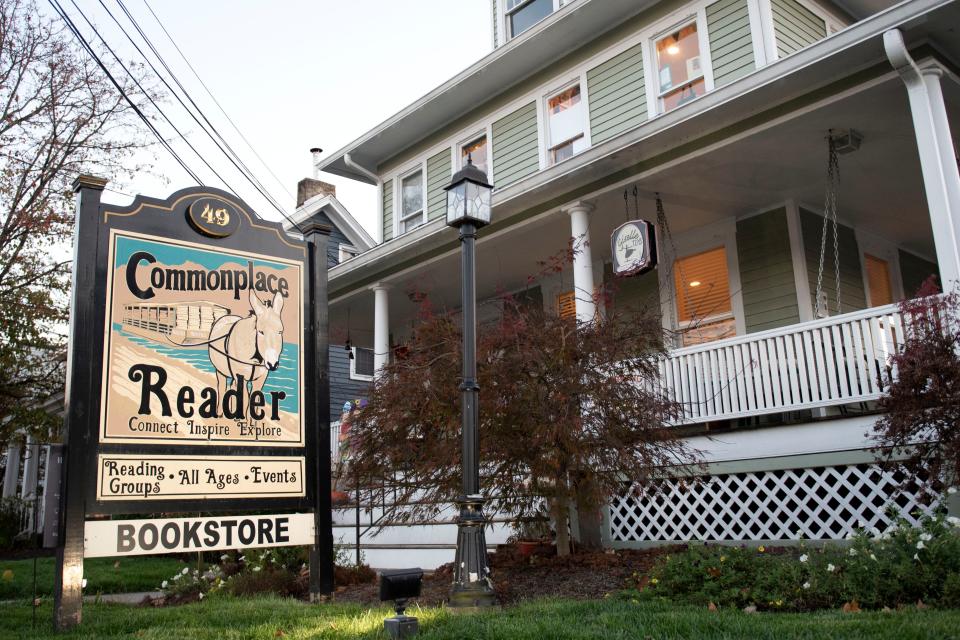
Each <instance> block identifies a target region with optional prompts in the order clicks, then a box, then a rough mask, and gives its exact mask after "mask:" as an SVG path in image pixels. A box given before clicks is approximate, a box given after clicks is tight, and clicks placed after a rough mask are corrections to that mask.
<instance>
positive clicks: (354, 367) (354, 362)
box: [350, 347, 376, 382]
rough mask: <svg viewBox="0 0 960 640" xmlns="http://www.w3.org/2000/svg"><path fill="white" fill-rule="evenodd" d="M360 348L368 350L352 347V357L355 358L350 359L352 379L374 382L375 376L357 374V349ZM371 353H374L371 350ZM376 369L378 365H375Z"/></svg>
mask: <svg viewBox="0 0 960 640" xmlns="http://www.w3.org/2000/svg"><path fill="white" fill-rule="evenodd" d="M359 348H366V347H350V355H352V356H353V357H352V358H350V379H351V380H360V381H362V382H372V381H373V374H371V375H366V374H363V373H357V349H359ZM369 351H373V349H369ZM374 355H376V354H374ZM374 369H376V363H374Z"/></svg>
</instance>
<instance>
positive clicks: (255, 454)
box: [54, 177, 333, 628]
mask: <svg viewBox="0 0 960 640" xmlns="http://www.w3.org/2000/svg"><path fill="white" fill-rule="evenodd" d="M104 184H105V182H104V181H103V180H100V179H97V178H91V177H81V178H78V180H77V182H76V184H75V187H76V190H77V193H78V206H77V228H76V231H75V244H74V267H73V300H72V307H71V319H70V331H71V336H70V351H69V355H68V361H67V380H68V392H67V412H66V416H67V418H66V442H65V457H66V460H65V475H64V477H63V480H62V486H61V487H60V496H61V509H60V510H61V513H62V514H63V522H64V525H63V530H62V531H61V532H60V534H61V535H60V536H58V537H59V540H61V545H62V546H61V548H60V552H59V553H58V557H59V558H60V560H59V566H58V574H57V578H58V582H57V588H56V603H55V604H56V606H55V614H54V615H55V622H56V624H57V626H58V628H65V627H70V626H73V625H75V624H77V623H78V622H79V621H80V599H81V593H80V586H79V585H80V581H79V579H78V576H79V577H81V578H82V562H83V557H84V556H86V557H95V556H116V555H136V554H144V553H173V552H181V551H207V550H215V549H235V548H252V547H268V546H280V545H311V546H312V547H313V552H312V554H311V593H316V594H319V593H321V592H325V593H326V592H329V591H330V590H331V589H332V559H333V540H332V530H331V527H330V511H329V509H330V489H329V483H330V470H329V461H330V453H329V441H330V439H329V429H330V425H329V414H328V405H329V387H328V383H327V380H326V377H327V373H326V372H327V357H328V356H327V324H326V322H327V321H326V318H327V315H326V304H327V289H326V288H327V279H326V268H327V262H326V255H327V236H328V235H329V232H330V230H329V228H327V227H323V226H322V225H320V224H317V223H309V222H308V223H307V224H306V225H305V226H304V227H303V228H302V229H300V230H301V231H303V233H302V235H292V234H289V233H287V232H286V231H285V230H284V229H283V227H282V226H281V225H280V224H279V223H276V222H269V221H266V220H263V219H261V218H260V217H259V216H257V215H256V214H255V213H254V212H253V211H251V210H250V208H249V207H248V206H247V205H246V204H245V203H243V202H242V201H240V200H238V199H237V198H236V197H235V196H233V195H231V194H228V193H226V192H223V191H219V190H217V189H210V188H206V187H196V188H191V189H185V190H182V191H178V192H177V193H174V194H173V195H171V196H170V197H169V198H167V199H165V200H159V199H154V198H147V197H143V196H137V197H136V198H135V200H134V201H133V203H132V204H130V205H129V206H125V207H117V206H112V205H108V204H102V203H101V202H100V194H101V192H102V190H103V187H104ZM319 446H323V447H324V448H325V451H323V452H318V450H317V449H318V447H319ZM190 513H193V514H199V513H202V514H203V516H204V517H196V518H185V517H183V516H185V515H187V514H190ZM265 513H267V514H272V515H262V514H265ZM120 514H124V515H127V516H136V515H137V514H140V515H143V516H146V515H149V516H150V517H149V519H137V518H136V517H134V518H133V519H130V518H129V517H128V518H125V519H122V520H114V519H110V518H112V517H113V516H116V515H120ZM91 516H97V518H96V519H90V517H91Z"/></svg>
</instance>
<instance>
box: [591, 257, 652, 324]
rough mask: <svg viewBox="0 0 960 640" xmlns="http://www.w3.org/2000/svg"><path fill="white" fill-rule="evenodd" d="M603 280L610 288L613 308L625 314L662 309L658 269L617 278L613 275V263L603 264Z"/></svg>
mask: <svg viewBox="0 0 960 640" xmlns="http://www.w3.org/2000/svg"><path fill="white" fill-rule="evenodd" d="M603 282H604V284H606V285H607V287H608V288H609V290H610V293H611V297H612V299H613V308H614V309H615V310H616V311H618V312H620V313H624V314H630V313H639V312H640V311H642V310H643V311H645V310H648V309H650V308H653V309H656V310H657V311H656V313H659V309H660V282H659V280H658V279H657V271H655V270H654V271H648V272H646V273H644V274H643V275H639V276H631V277H629V278H617V277H615V276H614V275H613V265H611V264H609V263H605V264H604V265H603Z"/></svg>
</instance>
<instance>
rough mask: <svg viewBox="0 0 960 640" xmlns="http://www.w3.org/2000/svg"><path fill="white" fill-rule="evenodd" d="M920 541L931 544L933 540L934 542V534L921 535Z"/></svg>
mask: <svg viewBox="0 0 960 640" xmlns="http://www.w3.org/2000/svg"><path fill="white" fill-rule="evenodd" d="M920 539H921V540H923V541H924V542H930V541H931V540H933V534H932V533H921V534H920Z"/></svg>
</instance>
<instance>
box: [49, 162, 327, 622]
mask: <svg viewBox="0 0 960 640" xmlns="http://www.w3.org/2000/svg"><path fill="white" fill-rule="evenodd" d="M106 184H107V181H106V180H105V179H103V178H98V177H95V176H86V175H82V176H79V177H78V178H77V179H76V180H75V181H74V184H73V188H74V191H75V193H76V223H75V224H76V226H75V230H74V255H73V290H72V294H71V303H70V336H69V350H68V357H67V376H66V392H65V405H66V406H65V414H66V419H65V425H64V451H65V456H64V467H63V473H62V481H61V487H60V509H59V523H58V524H59V526H58V530H59V534H60V535H59V546H58V547H57V550H56V555H57V571H56V572H55V585H54V626H55V627H56V628H57V629H67V628H70V627H73V626H76V625H77V624H79V623H80V620H81V610H82V576H83V558H84V529H85V523H86V520H87V517H88V516H110V515H118V514H145V513H150V514H184V512H194V513H196V512H205V513H209V514H235V515H237V516H242V515H244V514H247V513H250V512H261V513H264V512H270V513H278V512H285V511H286V512H291V514H290V515H292V514H293V513H294V512H296V513H300V514H302V515H309V516H310V517H312V518H313V522H314V527H313V531H312V538H313V548H312V550H311V554H310V556H311V557H310V566H311V580H310V582H311V584H310V592H311V597H312V598H318V597H319V596H320V594H329V593H332V591H333V531H332V514H331V511H330V507H331V504H330V451H329V446H330V444H329V443H330V437H329V430H330V423H329V407H328V405H329V372H328V364H329V362H328V312H327V258H326V256H327V243H328V238H329V235H330V232H331V229H330V228H329V227H327V226H324V225H321V224H318V223H316V222H308V223H307V224H305V225H300V226H301V230H302V231H303V239H302V240H301V239H299V238H296V237H294V236H291V235H288V234H287V233H286V232H285V231H284V229H283V226H282V225H281V224H279V223H276V222H270V221H266V220H263V219H261V218H259V217H258V216H257V215H256V214H255V213H253V211H252V210H251V209H250V208H249V207H248V206H247V205H246V204H245V203H244V202H242V201H240V200H239V199H237V198H236V197H234V196H233V195H231V194H229V193H227V192H225V191H222V190H220V189H215V188H211V187H191V188H187V189H182V190H179V191H177V192H175V193H173V194H172V195H171V196H169V197H168V198H166V199H158V198H151V197H147V196H142V195H138V196H136V198H135V199H134V201H133V202H132V203H131V204H130V205H128V206H126V207H117V206H113V205H105V204H101V202H100V197H101V195H102V191H103V189H104V187H105V186H106ZM197 201H219V202H223V203H225V205H226V210H227V211H228V212H230V213H233V214H236V215H234V216H230V217H231V218H233V219H231V220H229V225H226V224H225V225H223V226H224V227H227V226H229V227H230V229H229V233H224V234H222V235H217V234H216V233H211V232H210V231H211V230H210V229H206V228H203V226H204V225H198V224H197V221H196V220H195V219H194V216H192V215H191V213H190V205H191V204H192V203H194V202H197ZM228 215H229V214H228ZM212 224H214V225H216V219H214V222H213V223H212ZM123 232H127V233H132V234H141V235H147V236H150V237H152V238H154V239H157V240H159V241H162V240H164V239H169V240H170V241H173V242H179V243H191V244H195V245H202V246H204V247H208V248H209V250H213V251H217V250H219V251H223V252H226V253H229V252H240V253H247V254H250V253H256V254H261V255H264V256H268V259H269V256H273V257H275V258H276V259H282V260H288V261H290V262H293V263H296V265H297V268H298V269H299V287H300V290H299V292H298V293H299V295H300V302H299V305H298V309H299V313H298V316H299V318H300V323H299V324H300V329H301V334H300V340H299V345H298V346H299V350H300V352H299V358H298V366H299V371H300V374H299V382H300V386H299V389H298V402H299V411H300V415H299V419H300V438H299V443H298V446H275V445H270V444H269V443H268V442H264V444H263V445H255V446H244V447H242V448H241V447H237V446H236V445H231V444H223V445H220V444H196V443H193V444H191V443H190V442H189V441H188V442H179V443H176V444H173V443H171V444H155V443H148V442H143V443H139V442H137V443H133V444H131V443H129V442H124V443H119V442H109V441H106V442H105V441H101V440H100V431H101V424H100V423H101V403H102V401H103V398H104V394H103V391H104V371H105V358H106V357H109V354H107V353H105V344H106V337H107V333H108V331H109V330H110V325H109V324H107V322H108V318H110V316H108V313H109V312H110V310H109V309H108V296H109V295H110V292H109V291H108V283H109V282H110V278H109V275H110V273H111V272H112V271H115V268H114V265H112V264H110V263H109V256H110V254H111V251H110V249H111V246H112V245H111V233H123ZM261 302H262V300H261ZM251 304H252V303H251ZM261 362H262V361H261ZM132 379H133V378H131V380H132ZM320 449H324V450H325V452H324V451H320ZM130 454H139V455H143V456H147V457H148V456H157V457H162V456H180V457H182V458H185V457H191V456H193V457H201V458H202V457H207V458H216V457H224V458H230V457H232V458H237V459H240V458H259V459H263V460H269V459H270V458H275V459H277V460H280V459H289V458H291V457H298V458H300V459H302V467H301V468H303V469H304V470H305V477H302V478H301V484H303V491H302V495H299V496H291V497H274V498H269V497H244V498H226V499H221V498H203V499H169V500H168V499H156V500H147V501H145V500H138V499H136V498H131V499H120V500H109V501H101V500H98V497H97V493H98V486H97V477H96V474H97V473H98V464H96V461H97V459H98V458H99V456H101V455H107V456H111V455H112V456H123V455H130ZM300 519H302V516H301V518H300ZM241 546H242V545H241Z"/></svg>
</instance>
